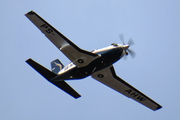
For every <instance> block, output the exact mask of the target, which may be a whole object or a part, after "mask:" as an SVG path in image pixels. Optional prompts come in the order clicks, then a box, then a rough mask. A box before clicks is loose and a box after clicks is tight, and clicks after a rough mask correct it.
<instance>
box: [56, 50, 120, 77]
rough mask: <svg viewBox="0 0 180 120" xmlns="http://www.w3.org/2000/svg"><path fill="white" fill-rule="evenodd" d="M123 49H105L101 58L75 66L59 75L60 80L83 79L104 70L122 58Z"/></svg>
mask: <svg viewBox="0 0 180 120" xmlns="http://www.w3.org/2000/svg"><path fill="white" fill-rule="evenodd" d="M122 51H123V50H122V49H118V50H116V49H115V50H111V51H105V52H103V53H99V54H101V57H100V58H97V59H95V60H94V61H92V62H91V63H90V64H89V65H87V66H85V67H81V68H77V67H74V68H72V69H70V70H68V71H67V72H65V73H63V74H61V75H59V76H58V79H60V80H72V79H82V78H85V77H87V76H89V75H91V74H93V73H94V72H96V71H99V70H102V69H104V68H106V67H109V66H111V65H112V64H113V63H115V62H116V61H118V60H119V59H120V56H121V54H122Z"/></svg>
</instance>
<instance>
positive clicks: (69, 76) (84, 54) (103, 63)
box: [25, 11, 162, 111]
mask: <svg viewBox="0 0 180 120" xmlns="http://www.w3.org/2000/svg"><path fill="white" fill-rule="evenodd" d="M25 16H26V17H27V18H28V19H29V20H30V21H31V22H32V23H33V24H34V25H35V26H36V27H37V28H39V30H41V32H42V33H43V34H44V35H45V36H46V37H47V38H48V39H49V40H50V41H51V42H52V43H53V44H54V45H55V46H56V47H57V48H58V49H59V50H60V51H61V52H62V53H63V54H64V55H66V57H68V58H69V59H70V61H71V63H70V64H68V65H67V66H66V67H64V65H63V64H62V63H61V62H60V61H59V60H58V59H56V60H54V61H52V62H51V68H52V70H51V71H50V70H48V69H47V68H45V67H43V66H42V65H40V64H39V63H37V62H35V61H34V60H32V59H31V58H30V59H28V60H26V62H27V63H28V64H29V65H30V66H31V67H33V68H34V69H35V70H36V71H37V72H39V73H40V74H41V75H42V76H43V77H44V78H46V79H47V80H48V81H49V82H51V83H52V84H54V85H55V86H57V87H58V88H60V89H61V90H63V91H64V92H66V93H68V94H69V95H71V96H72V97H74V98H79V97H80V95H79V94H78V93H77V92H76V91H75V90H74V89H73V88H71V86H69V85H68V84H67V83H66V82H65V80H76V79H82V78H85V77H87V76H92V78H94V79H96V80H98V81H99V82H101V83H103V84H105V85H107V86H109V87H110V88H112V89H114V90H116V91H117V92H119V93H122V94H123V95H125V96H127V97H129V98H132V99H134V100H135V101H137V102H139V103H141V104H143V105H145V106H146V107H148V108H150V109H152V110H154V111H155V110H158V109H160V108H162V107H161V105H159V104H158V103H156V102H155V101H153V100H152V99H150V98H149V97H147V96H146V95H144V94H143V93H142V92H140V91H139V90H137V89H136V88H134V87H133V86H131V85H130V84H128V83H127V82H125V81H124V80H123V79H121V78H120V77H118V76H117V75H116V73H115V70H114V67H113V63H115V62H116V61H118V60H119V59H121V58H122V57H123V56H126V55H128V52H129V53H130V54H132V56H134V55H135V54H134V52H132V51H131V50H129V49H128V48H129V47H130V43H131V44H132V43H133V42H132V40H130V41H129V44H127V45H126V44H124V42H123V44H116V43H113V44H111V46H109V47H105V48H102V49H98V50H94V51H92V52H88V51H86V50H83V49H80V48H79V47H78V46H76V45H75V44H74V43H73V42H71V41H70V40H69V39H68V38H66V37H65V36H64V35H63V34H61V33H60V32H59V31H57V30H56V29H55V28H54V27H53V26H51V25H50V24H49V23H48V22H46V21H45V20H44V19H43V18H41V17H40V16H39V15H38V14H36V13H35V12H34V11H30V12H28V13H27V14H25ZM121 38H122V36H121ZM122 41H123V38H122Z"/></svg>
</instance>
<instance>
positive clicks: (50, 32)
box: [25, 11, 98, 67]
mask: <svg viewBox="0 0 180 120" xmlns="http://www.w3.org/2000/svg"><path fill="white" fill-rule="evenodd" d="M25 16H26V17H27V18H28V19H29V20H30V21H31V22H32V23H33V24H34V25H35V26H36V27H37V28H39V30H41V32H42V33H44V34H45V36H46V37H47V38H48V39H49V40H50V41H51V42H52V43H53V44H54V45H55V46H56V47H57V48H58V49H59V50H61V51H62V52H63V53H64V54H65V55H66V57H68V58H69V59H70V60H71V61H72V62H73V63H74V64H75V65H76V66H77V67H83V66H86V65H88V64H89V63H90V62H92V61H93V60H94V59H96V58H97V57H98V55H97V54H94V53H91V52H88V51H85V50H82V49H80V48H79V47H78V46H76V45H75V44H74V43H73V42H71V41H70V40H69V39H68V38H66V37H65V36H64V35H63V34H62V33H60V32H59V31H57V30H56V29H55V28H54V27H53V26H51V25H50V24H49V23H48V22H46V21H45V20H44V19H43V18H41V17H40V16H39V15H38V14H36V13H35V12H34V11H30V12H28V13H27V14H25Z"/></svg>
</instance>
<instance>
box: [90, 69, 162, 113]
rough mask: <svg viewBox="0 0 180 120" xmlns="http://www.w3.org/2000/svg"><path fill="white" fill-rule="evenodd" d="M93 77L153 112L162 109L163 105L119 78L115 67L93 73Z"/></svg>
mask: <svg viewBox="0 0 180 120" xmlns="http://www.w3.org/2000/svg"><path fill="white" fill-rule="evenodd" d="M92 77H93V78H94V79H96V80H98V81H99V82H101V83H103V84H105V85H107V86H109V87H111V88H112V89H114V90H116V91H117V92H120V93H122V94H123V95H125V96H127V97H129V98H132V99H134V100H135V101H137V102H139V103H141V104H143V105H145V106H146V107H148V108H150V109H152V110H158V109H160V108H162V107H161V105H159V104H158V103H156V102H155V101H153V100H152V99H150V98H149V97H147V96H146V95H144V94H143V93H142V92H140V91H139V90H137V89H136V88H134V87H133V86H131V85H130V84H128V83H127V82H125V81H124V80H123V79H121V78H119V77H118V76H117V75H116V73H115V71H114V67H113V66H111V67H108V68H105V69H103V70H100V71H97V72H95V73H93V74H92Z"/></svg>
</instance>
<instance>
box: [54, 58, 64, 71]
mask: <svg viewBox="0 0 180 120" xmlns="http://www.w3.org/2000/svg"><path fill="white" fill-rule="evenodd" d="M63 68H64V65H63V64H62V63H61V62H60V61H59V60H58V59H56V60H54V61H52V62H51V70H52V72H53V73H55V74H57V73H58V72H59V71H60V70H62V69H63Z"/></svg>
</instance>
